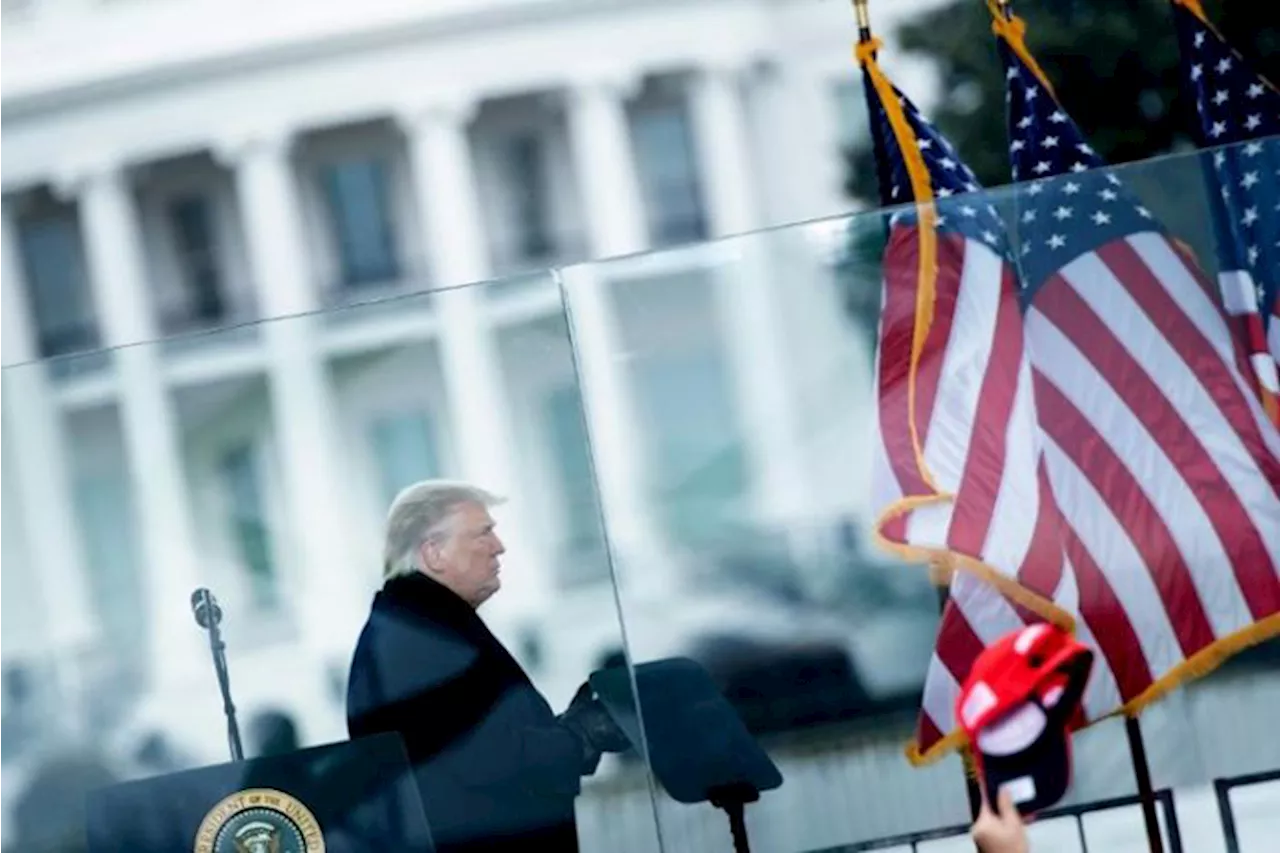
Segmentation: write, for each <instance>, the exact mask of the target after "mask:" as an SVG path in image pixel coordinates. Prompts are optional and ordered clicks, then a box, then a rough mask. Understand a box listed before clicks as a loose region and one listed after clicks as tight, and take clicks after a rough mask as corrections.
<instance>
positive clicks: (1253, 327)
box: [1218, 270, 1280, 424]
mask: <svg viewBox="0 0 1280 853" xmlns="http://www.w3.org/2000/svg"><path fill="white" fill-rule="evenodd" d="M1218 285H1219V289H1220V290H1221V292H1222V305H1223V307H1224V308H1225V309H1226V312H1227V324H1228V326H1229V328H1230V330H1231V333H1232V334H1233V335H1234V336H1235V339H1236V340H1237V341H1239V342H1240V345H1241V346H1242V347H1244V350H1245V356H1246V359H1247V372H1246V375H1252V376H1253V378H1254V381H1255V382H1257V385H1258V387H1257V391H1258V395H1259V397H1260V398H1261V400H1262V402H1263V406H1264V408H1267V409H1268V410H1269V411H1270V412H1271V413H1272V420H1273V421H1275V422H1276V423H1277V424H1280V367H1277V363H1278V362H1280V322H1277V317H1280V297H1278V298H1277V299H1276V301H1275V304H1274V305H1271V306H1267V307H1266V314H1268V315H1270V316H1269V317H1268V319H1267V321H1265V322H1264V319H1263V312H1262V309H1261V307H1260V306H1259V305H1258V288H1257V286H1256V285H1255V283H1254V280H1253V276H1252V275H1251V274H1250V273H1249V272H1248V270H1228V271H1226V272H1223V273H1221V274H1219V276H1218ZM1268 327H1270V331H1268Z"/></svg>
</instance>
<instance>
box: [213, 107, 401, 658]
mask: <svg viewBox="0 0 1280 853" xmlns="http://www.w3.org/2000/svg"><path fill="white" fill-rule="evenodd" d="M290 145H291V140H290V138H289V137H288V135H287V134H285V133H282V132H276V131H272V132H264V133H261V134H258V135H254V136H250V137H246V138H241V139H238V140H234V141H232V142H230V143H229V144H226V145H224V146H223V147H222V148H221V149H220V151H219V155H220V157H221V158H222V159H223V160H224V161H225V162H227V163H228V165H234V167H235V170H236V185H237V194H238V197H239V203H240V216H241V219H242V221H243V223H244V229H245V235H246V238H247V245H248V251H249V267H250V270H251V271H252V272H251V274H252V276H253V278H254V284H255V286H256V287H257V291H258V302H259V304H260V305H261V306H262V316H263V318H264V319H265V320H267V322H265V323H263V324H262V326H261V332H262V336H263V345H264V347H265V349H266V353H267V370H268V374H269V382H270V388H271V413H272V426H273V432H274V442H273V444H274V450H275V453H276V457H277V458H278V460H279V464H280V472H281V480H282V483H283V492H284V504H285V511H286V516H287V523H288V528H287V530H285V531H282V532H283V534H284V535H285V537H286V541H287V543H288V548H287V551H288V553H290V554H291V555H292V557H293V560H294V565H293V566H290V567H289V568H288V570H287V574H288V576H289V577H290V578H291V580H289V581H285V582H284V583H285V589H286V590H291V589H296V591H297V592H296V596H295V597H294V605H295V614H296V618H297V620H298V627H299V629H300V630H301V632H302V634H303V637H304V638H305V640H306V643H307V645H308V647H309V648H310V649H312V650H313V651H315V652H317V653H319V654H321V655H324V656H326V657H327V659H328V661H329V662H330V663H345V662H346V658H347V656H349V655H350V651H351V649H352V648H353V646H354V643H355V639H356V635H357V633H358V631H359V626H360V624H361V623H362V622H363V620H364V618H365V616H366V615H367V609H366V608H367V603H368V601H369V597H370V595H371V593H372V590H373V588H374V586H375V585H376V583H377V577H378V575H377V566H378V562H379V559H378V555H377V554H356V553H354V551H353V548H352V546H351V541H350V530H351V527H352V518H353V516H352V514H351V513H350V511H349V510H348V508H347V505H346V501H347V495H348V494H350V493H351V484H350V482H349V481H348V479H347V477H348V476H349V474H350V472H349V471H348V469H347V468H346V465H345V460H346V459H347V456H348V454H347V453H345V452H344V449H343V447H342V440H341V434H340V432H339V427H338V424H339V418H338V407H337V404H336V402H335V400H334V393H333V388H332V386H331V383H330V380H329V375H328V369H327V364H326V358H325V354H324V352H323V350H322V349H321V347H320V345H319V341H318V334H317V330H318V326H319V323H320V318H319V317H318V316H317V315H315V314H314V313H310V312H314V311H316V310H317V309H318V308H319V307H320V302H319V298H318V295H317V293H316V290H315V278H314V276H313V275H312V272H311V266H310V264H309V263H308V261H307V244H306V240H305V231H304V224H303V221H304V220H303V214H302V208H301V201H300V198H299V194H298V186H297V180H296V178H295V176H294V172H293V163H292V158H291V149H290ZM295 580H296V587H295V586H294V583H295Z"/></svg>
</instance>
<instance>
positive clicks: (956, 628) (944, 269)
mask: <svg viewBox="0 0 1280 853" xmlns="http://www.w3.org/2000/svg"><path fill="white" fill-rule="evenodd" d="M872 47H873V45H868V46H864V47H863V48H862V49H860V50H859V56H860V59H861V61H862V64H863V69H864V72H865V74H866V79H867V82H868V86H867V97H868V105H869V112H870V115H871V116H872V121H873V127H872V130H873V134H874V135H875V141H876V148H877V152H878V156H879V158H880V159H879V163H878V166H879V174H880V180H881V184H882V186H881V194H882V197H883V198H884V200H885V202H886V203H888V204H893V203H901V202H905V201H912V200H914V201H916V202H918V204H917V205H916V206H914V207H911V208H906V209H902V210H899V211H896V212H894V213H893V214H892V215H891V218H890V232H889V238H888V243H887V247H886V250H885V255H884V282H883V311H882V315H881V327H880V346H879V350H878V353H877V363H876V376H877V394H878V418H877V420H876V424H875V426H876V436H877V438H876V440H875V442H874V444H873V447H874V448H875V451H876V453H875V459H874V462H873V476H872V493H873V501H874V505H875V507H876V508H877V516H878V520H877V523H876V531H877V533H878V535H879V537H880V540H881V542H882V543H885V544H887V546H888V547H889V548H890V549H891V550H893V551H895V552H897V553H899V554H900V555H902V556H904V557H906V558H908V559H915V560H923V561H931V562H941V563H944V564H947V565H949V566H954V565H956V564H958V565H959V566H960V567H961V568H962V569H964V571H961V572H958V573H956V574H955V580H954V582H953V586H952V589H951V601H950V602H949V603H948V605H947V608H946V610H945V611H944V614H949V615H944V625H946V626H949V627H948V628H947V633H946V638H947V642H945V643H939V645H938V648H937V653H936V655H935V656H934V659H933V661H932V662H931V667H930V673H931V674H930V677H929V679H928V685H929V686H928V687H927V688H926V692H925V696H924V713H923V714H922V715H921V720H920V725H921V727H920V730H919V732H918V736H917V742H918V743H920V744H923V745H926V746H934V747H939V746H940V743H941V741H942V737H943V734H944V733H945V732H948V731H950V728H951V727H950V719H951V714H952V705H953V703H954V698H955V693H956V692H957V690H958V684H957V679H959V678H963V676H964V674H965V673H966V672H967V671H968V667H969V665H970V663H971V662H972V659H973V657H974V656H975V655H976V654H977V652H979V651H981V649H982V648H983V645H984V644H985V643H988V642H992V641H994V640H995V639H997V638H998V637H999V636H1000V635H1001V634H1003V633H1005V631H1006V630H1007V629H1008V628H1009V627H1011V626H1021V625H1023V624H1024V618H1023V617H1024V616H1027V617H1028V618H1035V617H1033V616H1032V611H1031V610H1029V609H1028V608H1035V609H1036V611H1038V612H1039V613H1040V614H1042V615H1044V616H1046V617H1049V618H1055V619H1057V621H1061V622H1067V623H1069V622H1070V621H1071V617H1070V614H1068V613H1064V612H1062V611H1061V610H1060V609H1059V608H1057V607H1055V606H1054V605H1053V604H1052V601H1053V599H1054V597H1055V593H1057V592H1058V590H1057V589H1056V585H1055V583H1053V580H1054V578H1055V577H1059V576H1060V575H1061V561H1062V553H1063V552H1062V543H1061V540H1060V539H1059V538H1058V530H1057V525H1056V511H1055V510H1054V509H1053V505H1052V501H1051V500H1047V499H1046V495H1045V493H1046V491H1047V479H1046V476H1045V469H1044V467H1043V465H1042V464H1041V453H1040V448H1039V445H1038V432H1037V426H1036V415H1035V408H1034V400H1033V390H1032V377H1031V371H1030V365H1029V362H1028V360H1027V357H1026V353H1025V348H1024V343H1023V330H1022V316H1021V310H1020V305H1019V301H1018V296H1019V288H1018V282H1017V277H1016V275H1015V272H1014V267H1013V264H1012V256H1011V252H1010V249H1009V245H1008V242H1007V238H1006V229H1005V226H1004V223H1003V222H1002V221H1001V220H1000V218H999V216H998V215H997V212H996V209H995V207H994V206H993V205H992V204H991V203H990V202H989V200H988V199H986V198H985V197H983V196H982V194H981V193H980V190H981V187H980V186H979V185H978V182H977V180H976V179H975V178H974V176H973V173H972V172H971V171H970V170H969V168H968V167H967V166H965V164H964V163H962V162H961V161H960V159H959V157H958V156H957V155H956V152H955V150H954V149H953V148H952V147H951V145H950V144H949V143H948V142H947V140H946V139H945V138H943V136H942V135H941V134H939V133H938V132H937V131H936V130H935V129H934V128H933V127H932V126H931V125H930V124H929V123H928V122H927V121H925V119H924V118H923V117H922V116H921V114H920V112H919V111H918V110H917V109H916V108H915V106H914V105H913V104H912V103H911V102H910V101H909V100H908V99H907V98H906V97H904V96H903V95H902V93H901V92H900V91H898V90H897V89H896V88H894V87H893V86H892V84H890V83H889V81H888V80H887V79H886V78H885V77H884V75H883V72H882V71H881V70H880V68H879V66H878V65H877V64H876V62H875V57H874V53H873V50H872ZM913 424H914V430H913ZM980 578H985V579H986V581H991V582H994V584H995V585H996V586H999V587H1000V588H1003V589H1005V590H1006V591H1007V592H1008V593H1009V594H1010V596H1011V597H1014V598H1015V599H1016V600H1019V601H1021V602H1022V603H1023V604H1024V605H1027V608H1018V609H1015V607H1014V606H1013V605H1011V604H1010V603H1009V601H1008V600H1007V599H1006V598H1005V597H1004V596H1002V595H1000V594H999V593H996V592H994V591H993V589H994V588H995V587H993V586H988V585H987V583H986V582H984V580H982V579H980ZM1014 578H1018V579H1020V580H1021V581H1022V583H1021V585H1019V584H1015V583H1014V582H1013V581H1012V580H1011V579H1014ZM955 741H956V739H955V736H953V737H952V738H950V739H948V741H947V743H948V744H950V743H955Z"/></svg>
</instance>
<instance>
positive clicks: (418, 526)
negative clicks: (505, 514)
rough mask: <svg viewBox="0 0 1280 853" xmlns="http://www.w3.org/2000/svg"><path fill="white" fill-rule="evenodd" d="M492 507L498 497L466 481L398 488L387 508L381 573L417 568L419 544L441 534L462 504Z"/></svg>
mask: <svg viewBox="0 0 1280 853" xmlns="http://www.w3.org/2000/svg"><path fill="white" fill-rule="evenodd" d="M469 503H474V504H480V506H483V507H491V506H496V505H498V504H500V503H502V498H500V497H498V496H497V495H494V494H492V493H490V492H487V491H485V490H484V489H481V488H477V487H476V486H472V485H469V484H467V483H458V482H453V481H450V480H423V481H421V482H418V483H414V484H413V485H412V486H408V487H406V488H405V489H403V490H401V492H400V494H398V495H396V499H395V500H394V501H392V502H391V509H390V510H388V511H387V533H386V544H385V545H384V546H383V550H382V575H383V577H384V578H394V577H397V576H399V575H407V574H412V573H413V572H416V571H418V570H419V569H420V568H421V563H420V556H419V552H420V551H421V548H422V544H423V543H424V542H427V541H429V540H431V539H433V538H436V537H439V536H441V535H442V534H443V533H444V532H445V529H446V527H447V526H448V525H449V523H450V522H451V521H452V519H453V514H454V513H455V512H456V511H457V509H458V507H459V506H461V505H463V504H469Z"/></svg>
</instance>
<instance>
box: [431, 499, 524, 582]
mask: <svg viewBox="0 0 1280 853" xmlns="http://www.w3.org/2000/svg"><path fill="white" fill-rule="evenodd" d="M423 548H424V550H425V553H424V557H425V558H426V559H425V561H424V562H425V563H426V566H427V574H429V575H430V576H431V577H433V578H435V580H437V581H439V582H440V583H441V584H443V585H444V586H446V587H448V588H449V589H451V590H452V591H453V592H454V593H455V594H456V595H458V597H459V598H461V599H463V600H464V601H466V602H467V603H468V604H470V605H471V606H472V607H479V606H480V605H481V604H483V603H484V602H485V601H486V600H487V599H488V598H489V597H490V596H491V595H493V594H494V593H495V592H497V591H498V588H499V587H500V586H501V585H502V582H501V581H500V580H499V578H498V571H499V568H500V563H499V557H501V556H502V554H503V552H504V551H505V550H506V549H505V548H504V547H503V545H502V540H501V539H499V538H498V534H497V533H496V532H494V521H493V517H492V516H491V515H489V510H488V509H486V508H485V507H484V506H482V505H481V504H478V503H464V504H461V505H459V506H458V508H457V509H455V510H454V511H453V516H452V518H451V520H450V523H449V526H448V531H447V533H446V534H445V537H444V538H443V539H441V540H439V541H437V542H434V543H432V542H429V543H427V544H426V545H424V546H423Z"/></svg>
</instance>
